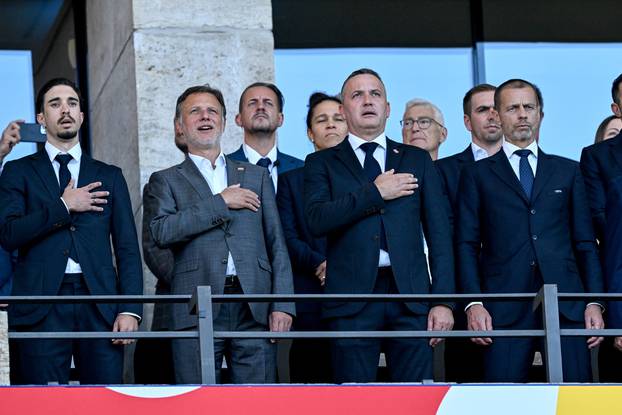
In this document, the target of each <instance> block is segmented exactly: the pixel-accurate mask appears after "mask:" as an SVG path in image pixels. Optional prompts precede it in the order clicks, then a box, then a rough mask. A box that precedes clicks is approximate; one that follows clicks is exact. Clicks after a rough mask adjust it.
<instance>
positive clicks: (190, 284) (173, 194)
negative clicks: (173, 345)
mask: <svg viewBox="0 0 622 415" xmlns="http://www.w3.org/2000/svg"><path fill="white" fill-rule="evenodd" d="M226 164H227V182H228V185H229V186H231V185H234V184H238V183H239V184H240V185H241V187H242V188H245V189H250V190H252V191H253V192H255V193H257V195H258V196H259V198H260V200H261V207H260V208H259V210H258V211H257V212H253V211H251V210H249V209H239V210H230V209H228V208H227V206H226V204H225V202H224V200H223V198H222V196H220V195H219V194H216V195H214V194H213V193H212V192H211V190H210V187H209V185H208V184H207V182H206V181H205V179H204V178H203V176H202V175H201V172H200V171H199V169H198V168H197V167H196V165H195V164H194V162H193V161H192V160H190V159H189V158H186V160H185V161H184V162H182V163H181V164H179V165H177V166H173V167H170V168H168V169H165V170H162V171H159V172H156V173H154V174H153V175H152V176H151V178H150V179H149V190H150V191H149V192H148V194H147V195H146V197H147V198H152V199H153V200H146V203H153V206H155V212H154V213H155V216H154V217H153V219H152V220H151V223H150V229H151V233H152V236H153V240H154V241H155V243H156V244H157V245H158V246H159V247H160V248H169V249H171V250H172V252H173V255H174V258H175V267H174V271H173V276H172V280H171V291H172V294H191V293H192V292H193V290H194V288H195V287H196V286H198V285H210V286H211V287H212V293H214V294H222V293H223V289H224V280H225V273H226V268H227V257H228V252H231V256H232V257H233V261H234V263H235V268H236V271H237V275H238V278H239V280H240V284H241V285H242V290H243V291H244V293H245V294H270V293H272V294H291V293H293V282H292V271H291V265H290V262H289V257H288V255H287V247H286V245H285V238H284V236H283V231H282V229H281V222H280V219H279V213H278V210H277V207H276V201H275V197H274V189H273V187H272V182H271V180H270V176H269V175H268V172H267V170H266V169H265V168H263V167H259V166H255V165H252V164H249V163H244V162H238V161H235V160H232V159H230V158H229V157H227V158H226ZM249 306H250V309H251V312H252V314H253V317H254V318H255V320H256V321H257V322H258V323H261V324H265V325H267V324H268V314H269V313H270V312H272V311H283V312H286V313H289V314H291V315H294V314H295V312H294V309H295V307H294V304H292V303H272V304H268V303H250V304H249ZM218 310H219V304H214V308H213V311H214V318H215V317H216V316H217V315H218ZM172 324H173V329H175V330H179V329H184V328H188V327H193V326H196V324H197V319H196V316H190V315H189V313H188V308H187V306H186V304H175V305H174V306H173V313H172Z"/></svg>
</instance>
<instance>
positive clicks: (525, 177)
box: [514, 150, 534, 199]
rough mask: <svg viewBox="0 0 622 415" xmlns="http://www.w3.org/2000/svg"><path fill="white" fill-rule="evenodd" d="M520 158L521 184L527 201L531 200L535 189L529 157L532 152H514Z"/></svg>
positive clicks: (519, 173)
mask: <svg viewBox="0 0 622 415" xmlns="http://www.w3.org/2000/svg"><path fill="white" fill-rule="evenodd" d="M514 154H516V155H517V156H519V157H520V163H519V165H518V175H519V177H520V184H521V186H522V187H523V190H524V191H525V194H526V195H527V199H531V189H533V180H534V177H533V170H531V166H530V165H529V160H528V158H529V155H530V154H531V150H516V151H515V152H514Z"/></svg>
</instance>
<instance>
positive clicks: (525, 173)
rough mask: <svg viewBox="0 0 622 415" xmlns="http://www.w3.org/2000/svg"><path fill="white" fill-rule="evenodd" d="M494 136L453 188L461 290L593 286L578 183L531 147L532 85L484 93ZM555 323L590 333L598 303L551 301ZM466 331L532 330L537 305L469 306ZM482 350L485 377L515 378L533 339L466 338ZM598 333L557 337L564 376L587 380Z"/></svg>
mask: <svg viewBox="0 0 622 415" xmlns="http://www.w3.org/2000/svg"><path fill="white" fill-rule="evenodd" d="M494 100H495V109H496V110H497V112H498V113H499V117H500V121H501V128H502V130H503V136H504V141H503V144H502V151H499V152H497V154H495V155H493V156H491V157H488V158H486V159H484V160H481V161H479V162H477V163H473V164H470V165H468V166H465V167H464V168H463V169H462V173H461V175H460V185H459V189H458V217H457V221H456V256H457V260H458V268H457V269H458V271H459V283H460V287H461V290H462V292H464V293H468V294H471V293H476V294H477V293H527V292H532V293H533V292H537V291H538V290H539V289H540V288H541V287H542V285H543V284H557V286H558V289H559V291H560V292H571V293H580V292H602V290H603V280H602V273H601V268H600V263H599V260H598V255H597V251H596V240H595V238H594V232H593V229H592V223H591V218H590V212H589V206H588V203H587V199H586V195H585V185H584V183H583V178H582V176H581V172H580V170H579V165H578V163H576V162H574V161H572V160H568V159H565V158H563V157H558V156H552V155H548V154H545V153H544V152H543V151H542V150H541V149H540V148H539V147H538V141H537V138H538V134H539V129H540V123H541V121H542V117H543V116H544V113H543V111H542V109H543V101H542V94H541V93H540V90H539V89H538V88H537V87H536V86H535V85H533V84H532V83H529V82H527V81H524V80H521V79H511V80H509V81H506V82H504V83H503V84H501V85H500V86H499V87H498V88H497V90H496V91H495V95H494ZM559 311H560V324H561V327H562V328H568V329H572V328H577V329H579V328H584V327H585V328H588V329H599V328H602V327H603V326H604V323H603V318H602V310H601V306H600V305H598V304H595V303H590V304H587V305H586V303H585V302H584V301H561V302H560V304H559ZM466 313H467V324H468V328H469V329H470V330H492V328H493V326H494V328H495V329H499V328H502V329H508V330H522V329H526V330H529V329H536V328H541V327H542V319H541V317H540V311H539V310H538V311H533V310H532V305H531V303H530V302H528V301H523V302H494V301H493V302H485V303H477V302H473V303H470V304H469V305H468V306H467V310H466ZM473 341H474V342H475V343H477V344H479V345H481V346H484V347H485V351H484V381H485V382H525V381H527V380H528V371H529V368H530V366H531V363H532V360H533V356H534V350H535V349H536V348H537V347H538V345H539V344H540V343H541V341H539V340H538V339H534V338H525V337H522V338H496V339H494V340H492V339H490V338H476V339H473ZM601 341H602V338H600V337H590V338H589V339H587V341H586V339H585V338H582V337H562V339H561V347H562V363H563V369H564V381H566V382H588V381H589V380H590V379H591V373H590V355H589V350H588V349H589V348H593V347H595V346H597V345H598V344H599V343H600V342H601Z"/></svg>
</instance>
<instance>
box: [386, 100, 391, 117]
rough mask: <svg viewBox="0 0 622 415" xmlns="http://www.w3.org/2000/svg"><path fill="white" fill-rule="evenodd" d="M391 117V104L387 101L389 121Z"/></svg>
mask: <svg viewBox="0 0 622 415" xmlns="http://www.w3.org/2000/svg"><path fill="white" fill-rule="evenodd" d="M390 115H391V103H390V102H388V101H387V119H389V116H390Z"/></svg>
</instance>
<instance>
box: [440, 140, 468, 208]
mask: <svg viewBox="0 0 622 415" xmlns="http://www.w3.org/2000/svg"><path fill="white" fill-rule="evenodd" d="M474 162H475V158H474V157H473V150H471V145H469V146H468V147H467V148H466V149H465V150H464V151H462V152H460V153H457V154H454V155H453V156H449V157H445V158H442V159H440V160H437V161H436V162H435V163H434V165H435V166H436V168H437V169H438V173H439V175H440V176H441V183H442V185H443V191H444V193H445V194H446V195H447V198H448V199H449V203H450V205H451V208H452V210H453V212H455V211H456V208H457V206H458V184H459V183H460V171H461V170H462V168H463V167H464V166H466V165H468V164H471V163H474Z"/></svg>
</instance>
